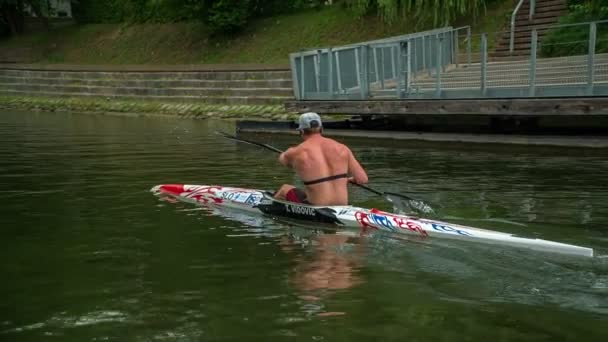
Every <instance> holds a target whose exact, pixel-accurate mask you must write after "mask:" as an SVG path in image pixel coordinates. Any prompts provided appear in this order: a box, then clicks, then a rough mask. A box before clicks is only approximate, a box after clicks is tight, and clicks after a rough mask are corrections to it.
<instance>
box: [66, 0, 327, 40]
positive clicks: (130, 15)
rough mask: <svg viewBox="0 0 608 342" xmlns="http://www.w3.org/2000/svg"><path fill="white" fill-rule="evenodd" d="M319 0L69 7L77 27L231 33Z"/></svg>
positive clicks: (100, 2) (111, 0)
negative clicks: (137, 25) (196, 25)
mask: <svg viewBox="0 0 608 342" xmlns="http://www.w3.org/2000/svg"><path fill="white" fill-rule="evenodd" d="M321 3H323V1H321V0H79V1H78V2H77V3H74V4H73V6H72V9H73V13H74V17H75V18H76V20H77V21H79V22H81V23H100V22H111V23H118V22H176V21H182V20H202V21H204V22H206V23H208V24H209V26H210V27H211V29H213V30H215V31H220V32H235V31H238V30H240V29H241V28H243V27H244V26H245V25H246V24H247V22H248V21H249V20H250V19H251V18H252V17H260V16H267V15H274V14H280V13H288V12H290V11H294V10H298V9H303V8H308V7H314V6H318V5H319V4H321Z"/></svg>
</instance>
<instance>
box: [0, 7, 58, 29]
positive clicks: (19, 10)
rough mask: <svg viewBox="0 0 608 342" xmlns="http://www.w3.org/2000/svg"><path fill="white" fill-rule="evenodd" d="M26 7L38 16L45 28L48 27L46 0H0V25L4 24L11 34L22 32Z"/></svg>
mask: <svg viewBox="0 0 608 342" xmlns="http://www.w3.org/2000/svg"><path fill="white" fill-rule="evenodd" d="M26 8H29V9H30V10H31V11H32V12H33V13H34V14H35V15H36V16H37V17H38V18H40V19H41V20H42V22H43V23H44V26H45V27H46V28H48V27H49V22H48V10H49V8H48V2H47V1H46V0H0V26H4V27H5V29H7V30H8V31H9V32H10V33H11V34H13V35H14V34H18V33H22V32H23V28H24V19H25V13H26V12H25V10H26Z"/></svg>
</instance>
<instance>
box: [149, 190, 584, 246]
mask: <svg viewBox="0 0 608 342" xmlns="http://www.w3.org/2000/svg"><path fill="white" fill-rule="evenodd" d="M150 191H151V192H152V193H153V194H154V195H156V196H163V197H168V198H172V199H175V200H178V201H181V202H187V203H193V204H197V205H209V206H222V207H227V208H235V209H240V210H245V211H249V212H252V213H257V214H264V215H270V216H276V217H287V218H292V219H298V220H306V221H311V222H320V223H327V224H332V225H338V226H342V227H345V228H348V227H350V228H358V229H363V230H381V231H387V232H392V233H398V234H408V235H414V236H418V237H420V238H424V239H426V238H446V239H454V240H466V241H475V242H482V243H490V244H496V245H506V246H514V247H520V248H527V249H532V250H536V251H542V252H551V253H558V254H567V255H577V256H585V257H592V256H593V249H591V248H587V247H581V246H575V245H570V244H565V243H560V242H554V241H548V240H542V239H532V238H525V237H519V236H515V235H513V234H509V233H503V232H497V231H492V230H485V229H479V228H473V227H467V226H463V225H457V224H452V223H447V222H442V221H437V220H431V219H425V218H420V217H416V216H410V215H401V214H395V213H390V212H385V211H381V210H378V209H366V208H359V207H355V206H350V205H344V206H315V205H310V204H302V203H294V202H287V201H282V200H278V199H276V198H273V197H272V194H271V193H270V192H267V191H264V190H255V189H245V188H236V187H225V186H219V185H187V184H162V185H157V186H154V187H153V188H152V189H151V190H150Z"/></svg>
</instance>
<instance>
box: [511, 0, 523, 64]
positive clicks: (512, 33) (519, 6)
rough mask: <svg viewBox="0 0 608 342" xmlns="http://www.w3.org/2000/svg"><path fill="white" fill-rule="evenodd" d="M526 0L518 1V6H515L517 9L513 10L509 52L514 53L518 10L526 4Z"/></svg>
mask: <svg viewBox="0 0 608 342" xmlns="http://www.w3.org/2000/svg"><path fill="white" fill-rule="evenodd" d="M524 1H525V0H519V3H517V6H515V9H514V10H513V14H511V36H510V38H509V54H512V53H513V49H514V47H515V39H514V38H515V17H516V16H517V12H519V9H520V8H521V5H523V4H524Z"/></svg>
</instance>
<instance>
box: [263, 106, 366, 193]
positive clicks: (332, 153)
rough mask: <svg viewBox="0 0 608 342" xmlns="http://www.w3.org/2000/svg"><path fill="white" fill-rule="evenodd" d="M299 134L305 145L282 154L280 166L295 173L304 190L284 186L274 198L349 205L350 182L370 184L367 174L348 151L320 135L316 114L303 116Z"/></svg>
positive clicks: (319, 118) (302, 144)
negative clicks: (302, 183) (288, 168)
mask: <svg viewBox="0 0 608 342" xmlns="http://www.w3.org/2000/svg"><path fill="white" fill-rule="evenodd" d="M298 131H300V136H301V137H302V139H304V142H302V143H301V144H300V145H298V146H295V147H292V148H289V149H288V150H287V151H285V152H283V153H281V155H280V156H279V162H280V163H281V164H283V165H285V166H287V167H290V168H292V169H294V170H295V171H296V174H297V175H298V176H299V177H300V179H301V180H302V181H303V182H304V185H305V188H304V189H298V188H296V187H294V186H293V185H289V184H284V185H283V186H281V188H280V189H279V191H277V192H276V193H275V195H274V197H275V198H278V199H282V200H287V201H291V202H297V203H310V204H314V205H347V204H348V188H347V182H349V181H350V182H353V183H358V184H365V183H367V174H366V173H365V170H363V167H361V164H359V162H358V161H357V159H355V156H354V155H353V153H352V152H351V150H350V149H349V148H348V147H346V146H345V145H343V144H340V143H338V142H337V141H335V140H333V139H329V138H325V137H323V136H322V135H321V133H322V132H323V125H322V123H321V117H319V115H318V114H317V113H312V112H309V113H304V114H302V115H301V116H300V125H299V126H298ZM349 175H350V177H349Z"/></svg>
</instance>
